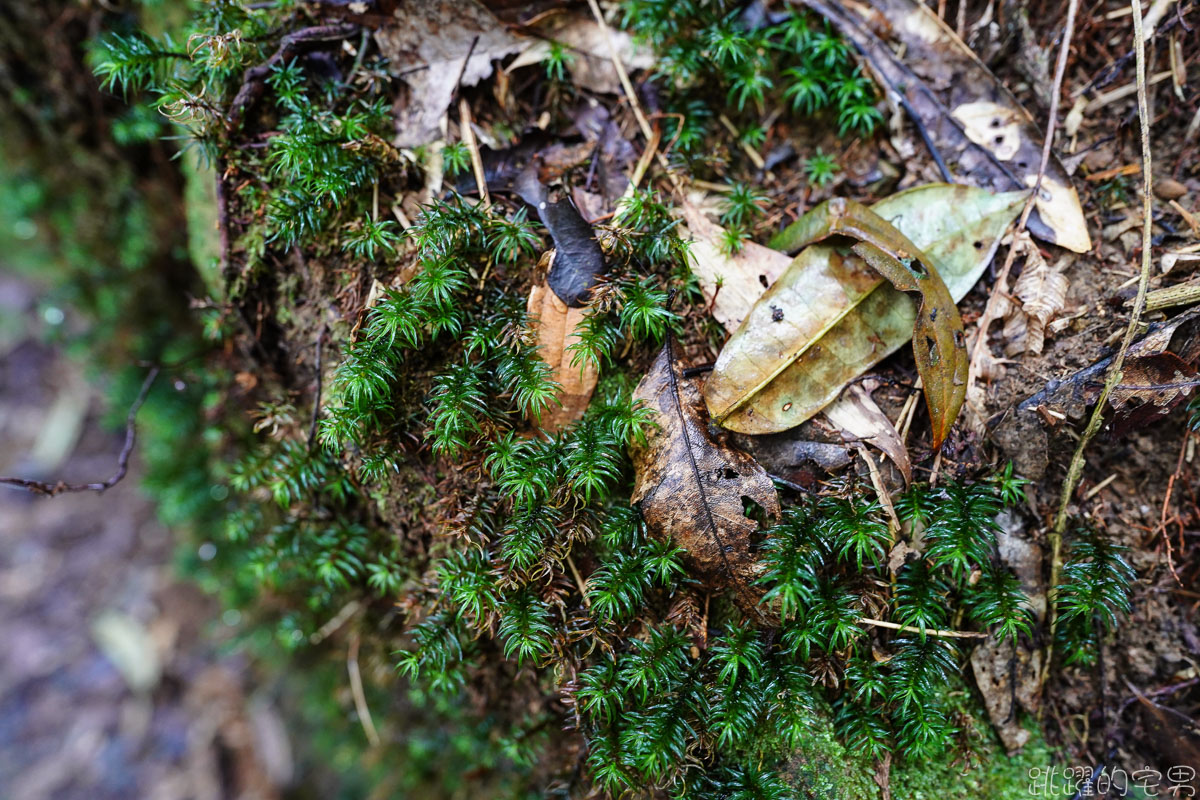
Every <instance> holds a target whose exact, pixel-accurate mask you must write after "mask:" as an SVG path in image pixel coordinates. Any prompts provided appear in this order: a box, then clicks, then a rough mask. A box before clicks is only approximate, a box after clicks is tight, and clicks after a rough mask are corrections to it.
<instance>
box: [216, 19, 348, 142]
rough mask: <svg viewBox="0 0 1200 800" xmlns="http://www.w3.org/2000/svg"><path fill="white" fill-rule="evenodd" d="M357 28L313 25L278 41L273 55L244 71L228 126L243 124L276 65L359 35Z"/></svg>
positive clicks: (230, 112) (231, 106) (230, 110)
mask: <svg viewBox="0 0 1200 800" xmlns="http://www.w3.org/2000/svg"><path fill="white" fill-rule="evenodd" d="M358 29H359V27H358V26H357V25H316V26H314V27H311V28H304V29H303V30H298V31H296V32H295V33H289V34H288V35H287V36H284V37H283V38H282V39H281V40H280V41H279V49H278V50H276V51H275V54H274V55H272V56H271V57H270V58H268V59H267V60H266V61H264V62H263V63H262V64H259V65H258V66H257V67H251V68H250V69H248V70H246V73H245V75H243V76H242V88H240V89H238V93H237V96H235V97H234V98H233V104H232V105H230V107H229V126H230V127H231V128H236V127H237V126H238V125H240V124H241V122H242V117H243V116H245V114H246V111H248V110H249V109H250V107H251V106H253V105H254V104H255V103H257V102H258V100H259V98H260V97H262V93H263V90H264V89H265V88H266V85H267V77H268V76H269V75H270V74H271V70H272V69H274V68H275V65H276V64H279V63H280V62H283V61H287V60H288V59H290V58H292V57H293V56H295V55H296V54H297V53H299V52H302V51H304V50H307V49H309V48H312V47H316V46H317V45H318V44H320V43H322V42H331V41H337V40H339V39H345V38H346V37H348V36H351V35H353V34H354V33H357V32H358Z"/></svg>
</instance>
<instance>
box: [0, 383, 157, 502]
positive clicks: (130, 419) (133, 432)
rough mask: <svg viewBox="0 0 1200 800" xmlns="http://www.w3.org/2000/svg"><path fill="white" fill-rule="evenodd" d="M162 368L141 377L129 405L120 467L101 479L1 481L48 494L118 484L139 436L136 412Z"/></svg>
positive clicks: (99, 490)
mask: <svg viewBox="0 0 1200 800" xmlns="http://www.w3.org/2000/svg"><path fill="white" fill-rule="evenodd" d="M159 370H160V368H159V367H157V366H156V367H151V369H150V372H148V373H147V374H146V379H145V380H144V381H142V388H141V391H139V392H138V395H137V398H136V399H135V400H134V401H133V405H131V406H130V407H129V413H128V414H126V415H125V443H124V444H123V445H122V446H121V453H120V454H119V455H118V456H117V468H116V470H115V471H114V472H113V474H112V475H111V476H110V477H109V479H108V480H106V481H101V482H99V483H64V482H63V481H57V482H55V483H48V482H46V481H35V480H28V479H26V478H3V477H0V484H3V485H6V486H15V487H17V488H18V489H25V490H26V491H29V492H33V493H34V494H40V495H45V496H46V497H54V496H55V495H59V494H63V493H64V492H97V493H101V494H102V493H104V492H106V491H108V490H109V489H111V488H112V487H114V486H116V485H117V484H118V483H120V482H121V481H122V480H124V478H125V474H126V473H127V472H128V471H129V457H130V456H131V455H132V454H133V444H134V442H135V441H136V440H137V425H136V424H135V423H136V420H137V413H138V410H139V409H140V408H141V407H142V404H143V403H145V402H146V396H147V395H148V394H150V387H151V386H153V385H154V381H155V379H157V378H158V373H159Z"/></svg>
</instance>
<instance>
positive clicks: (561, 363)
mask: <svg viewBox="0 0 1200 800" xmlns="http://www.w3.org/2000/svg"><path fill="white" fill-rule="evenodd" d="M527 311H528V313H529V319H530V324H531V326H532V327H533V329H534V331H535V332H536V334H537V350H538V355H539V356H541V357H542V360H543V361H545V362H546V363H547V364H549V365H550V368H551V369H552V370H553V371H554V375H553V378H554V380H555V382H557V383H558V385H559V391H558V400H559V402H560V403H561V404H562V405H561V406H560V405H551V406H550V408H549V409H547V410H546V411H545V412H543V413H542V418H541V422H540V423H539V424H540V426H541V428H542V429H543V430H546V431H551V432H553V431H559V430H562V429H563V428H565V427H567V426H568V425H570V424H571V423H572V422H575V421H577V420H579V419H582V418H583V412H584V411H586V410H587V407H588V402H589V401H591V399H592V392H594V391H595V390H596V380H597V378H598V373H597V372H596V368H595V366H593V365H591V364H590V363H585V364H584V366H583V368H582V369H580V367H579V366H571V351H569V350H567V347H568V346H569V345H570V344H571V340H572V339H575V338H577V334H576V328H577V327H578V325H579V323H580V322H581V321H582V320H583V316H584V311H585V309H582V308H571V307H569V306H567V304H566V303H564V302H563V301H562V300H560V299H559V298H558V296H557V295H556V294H555V293H554V292H553V291H552V290H551V289H550V286H549V284H546V283H540V284H536V285H534V287H533V289H532V290H530V292H529V303H528V305H527Z"/></svg>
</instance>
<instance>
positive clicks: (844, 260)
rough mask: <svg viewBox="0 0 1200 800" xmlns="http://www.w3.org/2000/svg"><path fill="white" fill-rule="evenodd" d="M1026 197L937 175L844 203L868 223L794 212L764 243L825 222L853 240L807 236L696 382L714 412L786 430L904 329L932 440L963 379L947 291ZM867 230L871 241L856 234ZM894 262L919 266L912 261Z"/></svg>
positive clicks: (942, 429)
mask: <svg viewBox="0 0 1200 800" xmlns="http://www.w3.org/2000/svg"><path fill="white" fill-rule="evenodd" d="M1023 196H1024V194H1023V193H1019V192H1018V193H1006V194H1003V195H993V194H991V193H990V192H985V191H982V190H978V189H972V188H970V187H965V186H950V185H947V184H934V185H932V186H928V187H920V188H918V189H912V190H909V191H906V192H901V193H899V194H897V195H894V196H892V197H890V198H887V199H886V200H884V201H881V202H880V203H877V204H876V205H875V207H874V208H873V209H872V210H871V211H868V210H867V209H865V208H863V207H862V206H859V205H858V204H856V203H855V204H852V205H853V207H855V208H856V209H857V210H856V211H855V212H854V213H855V216H856V217H857V218H861V219H862V220H864V221H865V222H866V224H865V225H858V224H857V219H856V220H855V222H852V223H847V222H846V220H844V218H843V223H845V224H844V226H843V227H842V228H841V229H840V230H837V231H834V230H833V229H831V228H830V227H829V225H828V222H829V215H828V214H826V213H824V212H823V211H822V210H821V208H822V207H818V209H815V210H814V212H810V214H808V215H805V217H802V218H801V219H800V220H798V221H797V222H796V223H794V224H793V225H792V226H790V227H789V228H788V229H787V230H785V231H784V232H783V233H782V234H780V236H778V237H776V240H775V241H773V242H772V244H773V245H780V246H783V247H786V248H789V249H794V248H796V247H802V246H803V245H804V244H807V243H808V242H810V241H813V240H815V239H816V238H821V237H824V236H828V235H829V234H830V233H833V232H837V233H841V234H844V235H848V236H850V237H851V238H859V239H860V241H859V242H858V243H857V244H854V245H853V246H851V247H850V248H849V249H846V248H845V247H842V246H839V245H837V244H836V243H835V244H826V245H816V246H812V247H808V248H807V249H805V250H803V251H802V252H801V253H800V255H798V256H797V257H796V259H795V260H794V261H793V262H792V264H791V266H789V268H788V269H787V271H786V272H785V273H784V275H783V276H782V277H781V278H780V279H779V280H778V281H776V282H775V284H774V285H773V286H772V287H771V288H770V289H769V290H768V291H767V292H766V293H765V294H764V295H763V296H762V297H761V298H760V299H759V300H758V302H757V304H756V305H755V306H754V308H753V309H752V310H751V311H750V313H749V314H748V315H747V317H746V319H745V320H744V321H743V323H742V325H741V327H739V328H738V330H737V331H736V332H735V333H734V335H733V336H732V337H730V339H729V341H728V342H727V343H726V345H725V347H724V349H723V350H722V351H721V354H720V356H719V357H718V359H717V363H716V365H715V367H714V370H713V374H712V375H711V376H710V378H709V380H708V382H707V383H706V384H705V389H704V395H705V400H706V401H707V403H708V408H709V411H710V413H712V415H713V417H714V419H716V420H717V421H718V422H719V423H720V424H721V425H723V426H725V427H728V428H730V429H732V430H735V431H738V432H741V433H750V434H760V433H773V432H777V431H782V430H787V429H788V428H791V427H794V426H796V425H799V424H800V423H801V422H804V421H805V420H807V419H808V418H810V417H811V416H813V415H814V414H816V413H817V412H818V411H820V410H821V409H822V408H823V407H825V406H826V405H827V404H829V403H830V402H831V401H832V400H833V399H834V398H836V397H837V395H838V393H839V392H840V391H841V389H842V387H843V386H844V385H845V384H846V383H847V382H849V381H850V380H852V379H854V378H855V377H857V376H858V375H859V374H861V373H862V372H863V371H865V370H866V369H869V368H870V367H871V366H873V365H874V364H876V363H878V362H879V361H880V360H881V359H883V358H884V357H886V356H888V355H889V354H891V353H893V352H895V351H896V350H897V349H899V348H900V347H901V346H903V344H904V343H905V342H907V341H908V340H909V339H913V341H914V351H915V352H917V353H918V367H919V369H921V370H922V379H923V380H924V382H925V386H926V395H925V396H926V402H927V404H928V405H929V407H930V409H931V417H932V418H933V419H934V420H935V433H934V438H935V441H936V443H937V444H939V445H940V443H941V441H942V439H943V438H944V437H945V435H946V433H947V431H948V430H949V428H950V426H951V425H952V424H953V421H954V417H955V416H956V415H957V412H958V406H959V405H960V404H961V400H962V398H961V395H962V391H963V388H964V386H965V370H966V358H965V349H964V348H963V346H962V322H961V320H960V319H959V317H958V310H957V309H956V308H955V307H954V298H955V297H956V296H957V297H962V296H963V295H965V294H966V293H967V291H969V289H970V287H971V285H972V284H973V283H974V282H975V281H976V280H977V279H978V277H979V275H980V274H981V272H982V270H983V269H984V268H985V267H986V264H987V261H988V260H990V258H991V255H992V252H993V249H994V247H995V242H996V240H997V239H998V238H999V236H1000V233H1001V232H1002V231H1003V230H1004V228H1005V227H1006V226H1007V225H1008V223H1009V222H1010V221H1011V220H1012V218H1013V217H1014V216H1015V215H1016V213H1017V210H1018V209H1019V207H1020V203H1021V202H1022V198H1023ZM830 202H831V203H834V204H835V207H838V206H840V207H841V208H842V210H843V212H845V210H846V209H847V208H848V207H849V206H848V204H847V203H846V201H843V200H840V199H839V200H836V201H830ZM872 212H874V213H872ZM889 221H890V223H891V224H889ZM864 236H865V237H868V238H869V239H870V241H871V242H873V243H875V244H870V243H864V242H863V241H861V238H862V237H864ZM906 237H907V238H906ZM880 242H882V243H884V244H885V249H886V250H887V251H888V252H887V253H885V252H884V250H881V249H880V248H879V247H878V243H880ZM903 261H907V262H908V264H912V265H915V264H922V265H925V266H924V267H921V268H920V269H916V270H915V271H914V268H911V267H909V266H907V265H905V264H904V263H903ZM935 264H936V265H937V266H936V267H933V266H932V265H935ZM885 271H886V272H885ZM939 275H943V276H945V278H946V282H943V280H942V278H940V277H939ZM885 277H886V278H887V280H889V281H892V283H893V284H894V286H889V285H887V284H886V283H885V282H884V278H885ZM950 286H953V291H951V289H950V288H949V287H950ZM906 291H918V292H921V293H922V295H923V296H922V301H921V302H922V303H923V304H924V305H925V307H926V313H921V314H918V303H917V302H916V301H914V300H913V299H912V298H910V297H908V296H907V295H906V294H905V292H906ZM914 332H915V333H916V334H917V335H916V336H915V337H914ZM926 375H928V378H926ZM931 381H932V382H931Z"/></svg>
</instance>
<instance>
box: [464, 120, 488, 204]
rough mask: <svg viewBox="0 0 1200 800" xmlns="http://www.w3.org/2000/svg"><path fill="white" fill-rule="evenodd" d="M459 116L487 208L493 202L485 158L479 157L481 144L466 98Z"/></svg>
mask: <svg viewBox="0 0 1200 800" xmlns="http://www.w3.org/2000/svg"><path fill="white" fill-rule="evenodd" d="M458 115H459V117H458V118H459V127H460V128H461V129H462V130H461V131H459V133H460V134H461V135H462V140H463V144H465V145H466V146H467V151H468V152H469V153H470V154H471V171H472V172H474V173H475V185H476V186H477V187H478V188H479V197H480V199H481V200H482V201H483V205H484V207H485V208H486V207H487V206H490V205H491V204H492V200H491V198H490V197H489V196H488V188H487V176H486V175H485V173H484V171H483V158H482V157H481V156H480V155H479V143H478V142H476V141H475V131H474V130H473V129H472V128H471V106H470V104H469V103H468V102H467V98H465V97H463V98H460V99H459V101H458Z"/></svg>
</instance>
